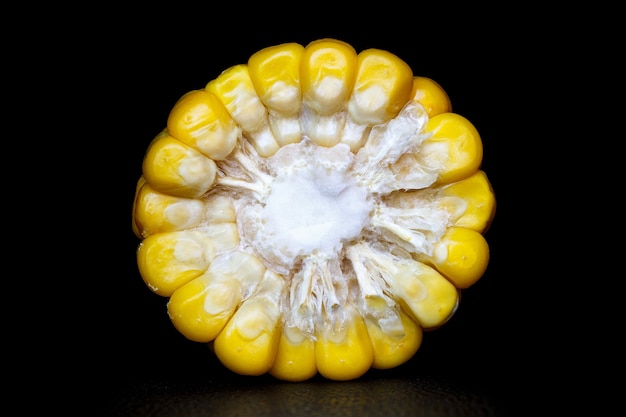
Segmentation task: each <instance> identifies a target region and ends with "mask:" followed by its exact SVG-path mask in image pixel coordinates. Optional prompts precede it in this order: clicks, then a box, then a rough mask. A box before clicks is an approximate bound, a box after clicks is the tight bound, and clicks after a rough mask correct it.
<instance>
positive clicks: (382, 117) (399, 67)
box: [348, 49, 413, 125]
mask: <svg viewBox="0 0 626 417" xmlns="http://www.w3.org/2000/svg"><path fill="white" fill-rule="evenodd" d="M357 60H358V61H357V62H358V64H357V65H358V67H357V75H356V80H355V84H354V90H353V91H352V96H351V97H350V101H349V103H348V111H349V113H350V116H351V117H352V119H353V120H354V121H356V122H357V123H360V124H369V125H374V124H379V123H383V122H386V121H387V120H389V119H391V118H393V117H395V116H396V115H397V114H398V113H399V112H400V109H402V107H404V105H405V104H406V103H407V101H408V100H409V98H410V95H411V91H412V89H413V71H412V70H411V67H409V66H408V65H407V63H406V62H404V61H403V60H401V59H400V58H398V57H397V56H395V55H394V54H392V53H391V52H387V51H383V50H380V49H367V50H365V51H362V52H361V53H359V54H358V56H357Z"/></svg>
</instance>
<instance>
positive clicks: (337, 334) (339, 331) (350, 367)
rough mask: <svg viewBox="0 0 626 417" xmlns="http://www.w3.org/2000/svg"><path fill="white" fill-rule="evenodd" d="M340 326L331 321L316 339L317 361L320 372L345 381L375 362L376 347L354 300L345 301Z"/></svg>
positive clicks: (358, 374) (362, 372)
mask: <svg viewBox="0 0 626 417" xmlns="http://www.w3.org/2000/svg"><path fill="white" fill-rule="evenodd" d="M344 313H345V319H344V320H345V321H343V323H342V324H341V326H336V325H333V324H330V323H328V324H327V326H326V327H325V328H323V329H321V330H320V331H319V333H318V335H317V340H316V342H315V362H316V364H317V369H318V371H319V373H320V374H321V375H322V376H324V377H326V378H329V379H334V380H337V381H345V380H349V379H355V378H358V377H360V376H361V375H363V374H364V373H365V372H367V370H368V369H369V368H370V367H371V366H372V363H373V361H374V349H373V347H372V342H371V340H370V337H369V334H368V332H367V326H366V325H365V321H364V320H363V317H361V315H360V314H359V313H358V312H357V310H356V308H354V307H353V306H352V305H351V304H347V305H344Z"/></svg>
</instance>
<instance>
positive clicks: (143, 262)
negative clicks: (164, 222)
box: [137, 230, 214, 297]
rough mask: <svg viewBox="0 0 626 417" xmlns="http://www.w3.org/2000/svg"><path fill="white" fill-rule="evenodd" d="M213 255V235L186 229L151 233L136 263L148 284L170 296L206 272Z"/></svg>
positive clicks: (155, 290)
mask: <svg viewBox="0 0 626 417" xmlns="http://www.w3.org/2000/svg"><path fill="white" fill-rule="evenodd" d="M213 257H214V247H213V244H212V242H211V239H209V238H208V237H206V236H205V235H204V234H203V233H201V232H196V231H191V230H184V231H178V232H169V233H159V234H156V235H152V236H148V237H147V238H146V239H144V240H143V242H142V243H141V245H140V246H139V249H138V253H137V264H138V266H139V272H140V273H141V276H142V277H143V279H144V281H145V282H146V284H147V285H148V287H150V288H151V289H152V291H154V292H155V293H156V294H159V295H162V296H164V297H169V296H170V295H172V292H174V290H175V289H177V288H178V287H180V286H182V285H183V284H185V283H187V282H189V281H190V280H192V279H193V278H196V277H197V276H199V275H201V274H202V273H204V271H206V270H207V268H208V267H209V263H210V261H211V259H212V258H213Z"/></svg>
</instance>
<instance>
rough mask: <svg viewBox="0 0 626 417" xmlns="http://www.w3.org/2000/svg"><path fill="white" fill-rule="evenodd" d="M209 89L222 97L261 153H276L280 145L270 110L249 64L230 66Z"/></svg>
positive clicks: (208, 85)
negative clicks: (272, 123) (253, 78)
mask: <svg viewBox="0 0 626 417" xmlns="http://www.w3.org/2000/svg"><path fill="white" fill-rule="evenodd" d="M205 89H206V90H207V91H209V92H211V93H213V94H215V95H216V96H217V97H218V98H219V99H220V101H221V102H222V103H223V104H224V106H225V107H226V109H227V110H228V112H229V113H230V115H231V116H232V118H233V120H235V121H236V122H237V123H238V124H239V126H241V129H242V131H243V133H244V135H245V136H246V138H247V139H248V140H249V141H250V142H251V143H252V146H253V147H254V149H255V150H256V151H257V152H258V153H259V155H261V156H263V157H268V156H271V155H274V154H275V153H276V151H277V150H278V148H279V147H280V145H279V144H278V142H277V141H276V138H275V137H274V135H273V133H272V131H271V130H270V125H269V116H268V111H267V109H266V108H265V106H264V104H263V103H262V102H261V99H260V98H259V96H258V94H257V93H256V90H255V89H254V85H253V84H252V79H251V78H250V71H249V69H248V66H247V65H244V64H239V65H235V66H232V67H230V68H229V69H227V70H226V71H224V72H222V73H221V74H220V75H219V76H218V77H217V78H216V79H214V80H212V81H209V82H208V83H207V85H206V87H205Z"/></svg>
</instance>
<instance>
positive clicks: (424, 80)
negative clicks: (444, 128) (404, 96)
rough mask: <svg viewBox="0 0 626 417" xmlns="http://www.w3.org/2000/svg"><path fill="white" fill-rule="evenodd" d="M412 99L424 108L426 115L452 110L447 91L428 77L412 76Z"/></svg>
mask: <svg viewBox="0 0 626 417" xmlns="http://www.w3.org/2000/svg"><path fill="white" fill-rule="evenodd" d="M411 97H412V98H413V100H415V101H417V102H418V103H420V104H421V105H422V106H424V109H426V113H427V114H428V117H434V116H436V115H438V114H441V113H449V112H451V111H452V102H451V101H450V97H449V96H448V93H446V91H445V90H444V89H443V88H442V87H441V85H439V83H437V82H436V81H435V80H433V79H431V78H428V77H420V76H415V77H413V90H412V91H411Z"/></svg>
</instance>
